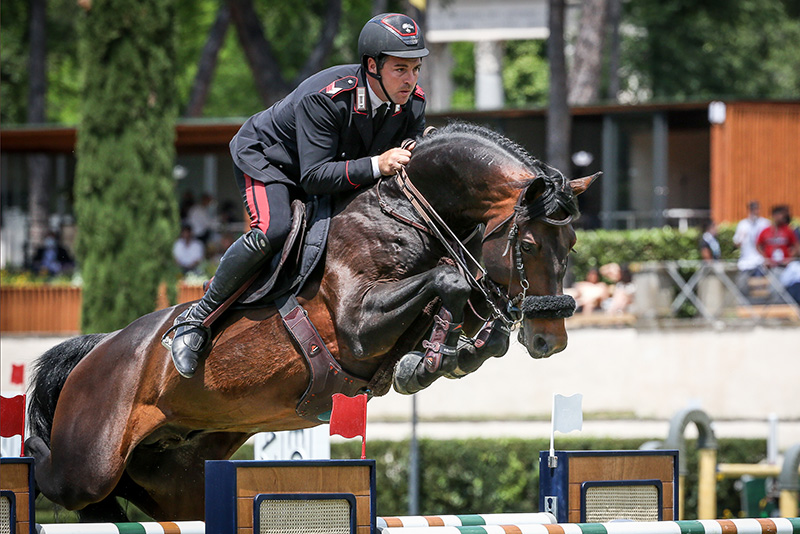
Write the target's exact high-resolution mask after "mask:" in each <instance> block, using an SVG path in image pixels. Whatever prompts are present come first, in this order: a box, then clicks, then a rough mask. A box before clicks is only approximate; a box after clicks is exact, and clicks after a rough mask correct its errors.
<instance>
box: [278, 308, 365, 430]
mask: <svg viewBox="0 0 800 534" xmlns="http://www.w3.org/2000/svg"><path fill="white" fill-rule="evenodd" d="M275 304H276V305H277V306H278V311H280V314H281V317H282V318H283V323H284V325H285V326H286V328H287V330H289V333H290V334H291V335H292V338H294V340H295V342H296V343H297V345H298V347H300V349H301V352H302V353H303V356H304V357H305V360H306V364H307V365H308V372H309V375H310V378H309V381H308V387H307V388H306V391H305V393H303V396H302V397H301V398H300V402H298V403H297V408H296V411H297V415H299V416H300V417H302V418H303V419H307V420H309V421H312V422H314V423H321V422H328V421H329V420H330V416H331V409H332V407H333V400H332V399H331V396H332V395H333V394H334V393H344V394H345V395H347V396H348V397H352V396H354V395H356V394H359V393H365V392H367V391H368V389H369V388H368V385H369V382H368V381H367V380H363V379H361V378H358V377H356V376H353V375H351V374H350V373H348V372H347V371H345V370H344V369H342V366H341V365H339V362H337V361H336V360H335V359H334V357H333V355H332V354H331V353H330V351H329V350H328V348H327V347H326V346H325V342H324V341H323V340H322V337H321V336H320V335H319V332H318V331H317V329H316V328H315V327H314V325H313V324H312V323H311V320H310V319H309V318H308V313H307V312H306V310H305V309H303V307H302V306H301V305H300V303H299V302H297V299H296V298H295V297H294V295H287V296H284V297H281V298H279V299H278V300H277V301H276V302H275Z"/></svg>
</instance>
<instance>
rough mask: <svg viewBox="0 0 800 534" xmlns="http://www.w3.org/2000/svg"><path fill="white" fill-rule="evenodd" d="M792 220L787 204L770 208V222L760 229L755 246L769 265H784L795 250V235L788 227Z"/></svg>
mask: <svg viewBox="0 0 800 534" xmlns="http://www.w3.org/2000/svg"><path fill="white" fill-rule="evenodd" d="M791 220H792V218H791V215H790V214H789V207H788V206H784V205H781V206H775V207H774V208H772V224H771V225H770V226H768V227H767V228H765V229H764V230H762V231H761V233H760V234H759V235H758V239H756V248H757V249H758V251H759V252H760V253H761V255H762V256H764V258H765V259H766V262H767V265H768V266H770V267H778V266H785V265H786V264H788V263H789V261H791V259H792V257H793V256H794V255H795V254H796V251H797V236H796V235H795V233H794V231H793V230H792V229H791V228H789V222H790V221H791Z"/></svg>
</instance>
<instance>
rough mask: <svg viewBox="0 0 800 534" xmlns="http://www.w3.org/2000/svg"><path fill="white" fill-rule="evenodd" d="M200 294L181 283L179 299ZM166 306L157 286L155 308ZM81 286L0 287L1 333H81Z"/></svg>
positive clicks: (200, 293) (201, 292)
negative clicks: (157, 294) (157, 293)
mask: <svg viewBox="0 0 800 534" xmlns="http://www.w3.org/2000/svg"><path fill="white" fill-rule="evenodd" d="M202 296H203V288H202V287H200V286H189V285H185V284H180V285H179V286H178V302H189V301H192V300H197V299H199V298H200V297H202ZM166 306H167V298H166V291H165V289H164V288H162V289H161V290H159V296H158V300H157V306H156V309H161V308H165V307H166ZM80 317H81V288H79V287H57V286H29V287H24V286H23V287H8V286H3V287H2V288H0V331H1V332H3V333H4V334H9V333H13V334H37V335H44V334H55V335H73V334H78V333H80Z"/></svg>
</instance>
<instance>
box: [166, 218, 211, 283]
mask: <svg viewBox="0 0 800 534" xmlns="http://www.w3.org/2000/svg"><path fill="white" fill-rule="evenodd" d="M172 257H173V258H175V263H177V264H178V267H180V269H181V272H183V274H187V273H190V272H196V269H197V267H198V266H199V265H200V263H201V262H202V261H203V260H204V259H205V248H204V247H203V243H202V241H200V240H199V239H197V238H196V237H194V234H192V227H191V226H189V225H188V224H185V225H183V226H182V227H181V235H180V237H179V238H178V239H177V240H176V241H175V243H174V244H173V245H172Z"/></svg>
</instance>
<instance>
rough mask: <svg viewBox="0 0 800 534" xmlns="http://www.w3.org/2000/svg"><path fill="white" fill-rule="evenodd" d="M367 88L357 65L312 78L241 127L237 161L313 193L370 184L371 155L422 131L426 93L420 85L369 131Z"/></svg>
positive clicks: (234, 148) (265, 177)
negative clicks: (378, 127) (402, 104)
mask: <svg viewBox="0 0 800 534" xmlns="http://www.w3.org/2000/svg"><path fill="white" fill-rule="evenodd" d="M366 87H367V86H366V81H365V78H364V73H363V71H362V68H361V67H360V66H359V65H341V66H336V67H331V68H329V69H326V70H324V71H322V72H319V73H317V74H315V75H313V76H311V77H309V78H308V79H306V80H305V81H304V82H303V83H301V84H300V85H299V86H298V87H297V89H295V90H294V91H292V92H291V93H290V94H289V95H288V96H287V97H286V98H284V99H283V100H281V101H280V102H277V103H276V104H274V105H273V106H272V107H270V108H269V109H266V110H264V111H262V112H260V113H257V114H256V115H253V116H252V117H250V118H249V119H248V120H247V122H245V123H244V125H242V127H241V129H240V130H239V132H238V133H237V134H236V135H235V136H234V138H233V139H232V140H231V143H230V149H231V156H233V161H234V164H235V165H236V166H237V167H239V169H241V170H242V172H244V173H245V174H247V175H249V176H250V177H251V178H254V179H256V180H260V181H262V182H266V183H274V182H283V183H286V184H290V185H295V186H299V187H301V188H302V189H303V190H304V191H306V192H307V193H309V194H314V195H318V194H328V193H336V192H342V191H350V190H353V189H354V188H356V187H358V186H360V185H366V184H371V183H373V182H374V181H375V179H374V178H373V172H372V164H371V162H370V157H371V156H375V155H378V154H381V153H383V152H384V151H386V150H388V149H390V148H392V147H396V146H399V145H400V143H402V142H403V140H405V139H407V138H416V137H418V136H421V135H422V131H423V130H424V129H425V94H424V93H423V92H422V90H421V89H420V88H419V87H418V88H417V89H416V90H415V91H414V92H413V93H412V95H411V97H410V98H409V100H408V102H407V103H406V104H405V105H404V106H402V107H400V108H399V110H398V109H397V107H396V106H395V108H394V109H393V110H392V113H391V114H390V115H389V116H388V117H387V118H386V120H385V122H384V123H383V126H382V127H381V128H380V130H379V131H377V132H375V133H374V134H373V118H372V110H371V103H370V98H369V91H368V90H366ZM359 88H360V89H359Z"/></svg>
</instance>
